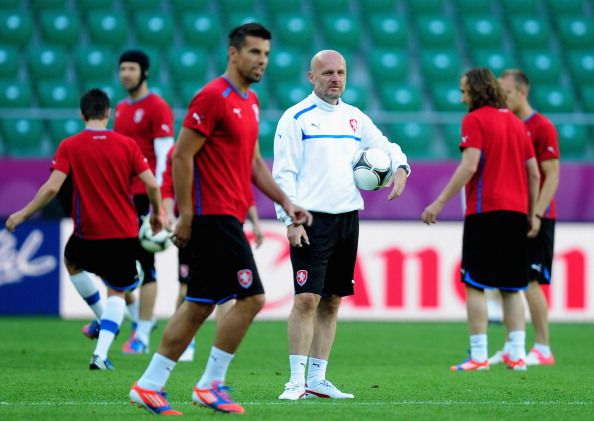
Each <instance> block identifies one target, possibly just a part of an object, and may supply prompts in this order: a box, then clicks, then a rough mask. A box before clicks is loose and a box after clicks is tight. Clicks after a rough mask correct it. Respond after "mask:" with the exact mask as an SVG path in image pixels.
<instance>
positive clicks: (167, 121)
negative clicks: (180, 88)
mask: <svg viewBox="0 0 594 421" xmlns="http://www.w3.org/2000/svg"><path fill="white" fill-rule="evenodd" d="M152 114H153V116H152V117H153V118H151V120H150V121H151V130H152V132H153V139H156V138H159V137H173V136H174V133H173V111H171V107H169V105H167V103H166V102H165V101H164V100H160V101H157V102H155V106H154V107H153V108H152Z"/></svg>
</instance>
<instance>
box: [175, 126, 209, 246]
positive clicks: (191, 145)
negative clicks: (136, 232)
mask: <svg viewBox="0 0 594 421" xmlns="http://www.w3.org/2000/svg"><path fill="white" fill-rule="evenodd" d="M205 141H206V137H204V136H203V135H201V134H200V133H199V132H197V131H194V130H192V129H188V128H186V127H182V128H181V130H180V132H179V136H178V138H177V143H176V145H175V151H174V152H173V155H172V157H171V161H172V169H173V188H174V190H175V199H176V202H177V209H178V210H179V219H178V221H177V224H176V226H175V230H174V231H173V235H172V237H171V239H172V240H173V243H174V244H175V245H176V246H177V247H185V246H186V245H187V244H188V241H190V234H191V231H192V218H193V216H194V214H193V212H192V176H193V174H194V165H193V159H194V155H196V154H197V153H198V151H199V150H200V148H202V146H203V145H204V142H205Z"/></svg>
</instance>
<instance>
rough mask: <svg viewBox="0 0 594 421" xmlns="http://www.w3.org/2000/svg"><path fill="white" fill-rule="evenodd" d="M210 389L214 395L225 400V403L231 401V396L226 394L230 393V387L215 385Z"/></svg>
mask: <svg viewBox="0 0 594 421" xmlns="http://www.w3.org/2000/svg"><path fill="white" fill-rule="evenodd" d="M212 388H213V390H214V391H215V392H216V394H217V395H219V396H220V397H221V398H223V399H224V400H227V401H230V400H231V396H229V393H228V392H232V391H233V389H232V388H231V387H230V386H227V385H226V384H216V385H213V387H212Z"/></svg>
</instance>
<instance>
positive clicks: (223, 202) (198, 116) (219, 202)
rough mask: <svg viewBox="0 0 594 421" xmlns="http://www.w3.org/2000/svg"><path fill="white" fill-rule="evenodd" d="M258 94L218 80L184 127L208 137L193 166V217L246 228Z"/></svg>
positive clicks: (199, 97)
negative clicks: (232, 220) (228, 220)
mask: <svg viewBox="0 0 594 421" xmlns="http://www.w3.org/2000/svg"><path fill="white" fill-rule="evenodd" d="M258 104H259V103H258V98H257V97H256V94H255V93H254V92H253V91H251V90H248V92H247V93H246V94H245V95H244V94H243V93H241V92H240V91H239V90H238V89H237V88H236V87H235V86H233V85H232V84H231V82H229V81H228V80H227V79H226V78H224V77H219V78H217V79H215V80H213V81H212V82H210V83H208V84H207V85H206V86H204V87H203V88H202V90H200V92H198V94H196V96H195V97H194V98H193V99H192V102H191V103H190V106H189V108H188V113H187V114H186V118H185V119H184V122H183V126H184V127H186V128H188V129H191V130H195V131H197V132H199V133H200V134H202V135H203V136H205V137H206V142H205V143H204V145H203V147H202V148H201V149H200V151H199V152H198V153H197V154H196V157H195V162H194V191H195V197H194V200H193V204H194V213H195V214H196V215H231V216H234V217H236V218H237V219H238V220H239V221H240V222H242V223H243V222H244V220H245V217H246V214H247V211H248V208H249V207H250V205H251V203H252V202H253V192H252V190H251V187H252V186H251V178H252V162H253V159H254V150H255V147H256V141H257V139H258V121H259V106H258Z"/></svg>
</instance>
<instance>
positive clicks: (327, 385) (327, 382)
mask: <svg viewBox="0 0 594 421" xmlns="http://www.w3.org/2000/svg"><path fill="white" fill-rule="evenodd" d="M320 384H321V385H323V386H326V387H329V388H331V389H336V387H335V386H334V385H333V384H332V383H330V382H329V381H328V380H326V379H324V380H322V381H321V382H320Z"/></svg>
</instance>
